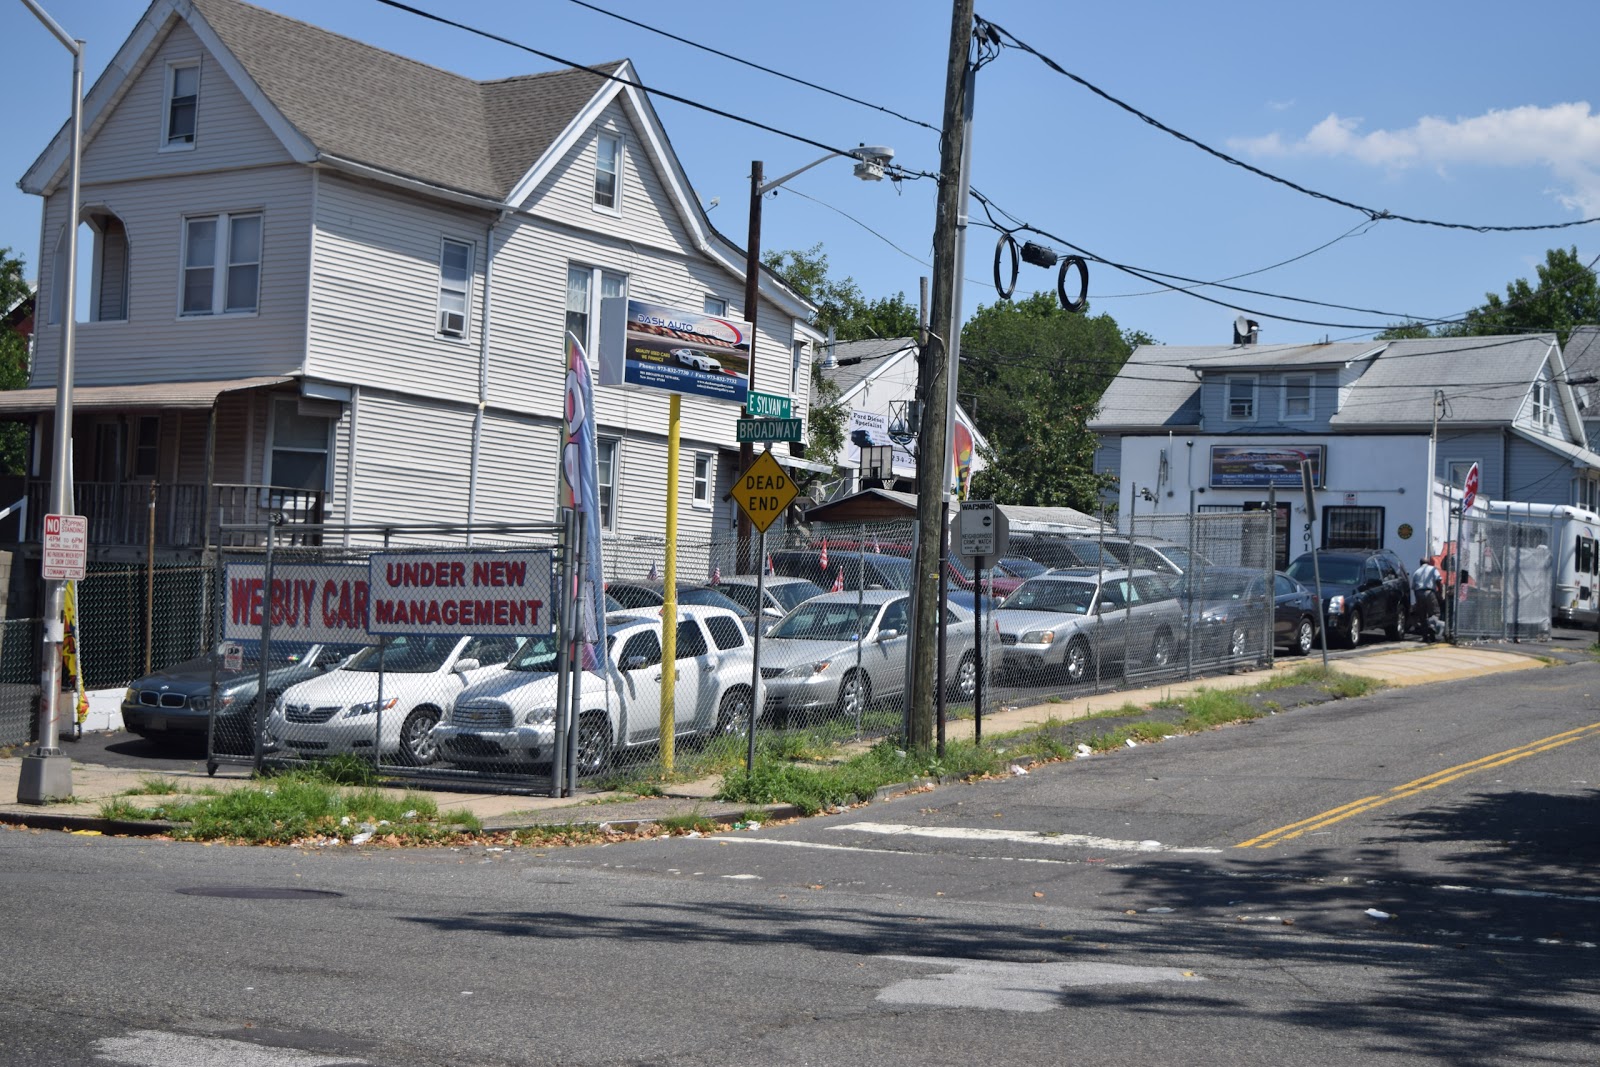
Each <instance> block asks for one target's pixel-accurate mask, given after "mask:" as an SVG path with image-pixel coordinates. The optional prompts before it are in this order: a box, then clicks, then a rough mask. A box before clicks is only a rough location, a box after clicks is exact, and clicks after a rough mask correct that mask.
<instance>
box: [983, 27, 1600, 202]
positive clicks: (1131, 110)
mask: <svg viewBox="0 0 1600 1067" xmlns="http://www.w3.org/2000/svg"><path fill="white" fill-rule="evenodd" d="M983 21H984V22H987V23H988V25H989V26H991V27H993V28H994V29H995V30H997V31H999V33H1000V34H1001V35H1002V36H1003V37H1005V38H1006V39H1007V42H1008V43H1009V46H1010V47H1014V48H1018V49H1021V50H1022V51H1024V52H1027V53H1028V54H1029V55H1031V56H1033V57H1034V58H1036V59H1038V60H1039V61H1040V62H1041V63H1043V64H1044V65H1045V66H1047V67H1049V68H1050V69H1051V70H1053V71H1055V72H1056V73H1057V74H1060V75H1061V76H1062V77H1065V78H1068V79H1070V80H1071V81H1074V82H1076V83H1077V84H1079V85H1081V86H1083V87H1084V88H1085V89H1087V90H1089V91H1090V92H1091V93H1094V94H1095V95H1096V96H1098V97H1100V98H1101V99H1102V100H1105V101H1106V102H1107V103H1110V104H1113V105H1115V106H1116V107H1119V108H1121V109H1122V110H1123V111H1126V112H1127V113H1128V114H1130V115H1133V116H1134V117H1135V118H1138V119H1140V120H1141V121H1143V122H1145V123H1147V124H1148V125H1150V126H1154V127H1155V128H1156V129H1158V130H1160V131H1161V132H1162V133H1165V134H1168V135H1169V136H1172V137H1176V138H1177V139H1178V140H1180V141H1182V142H1184V143H1185V144H1188V145H1190V146H1192V147H1194V148H1198V149H1200V151H1202V152H1205V153H1206V154H1207V155H1210V156H1214V157H1216V158H1217V159H1220V160H1222V161H1223V162H1224V163H1228V164H1231V165H1232V166H1235V167H1239V168H1240V169H1242V170H1246V171H1249V172H1250V173H1251V174H1254V175H1256V176H1257V177H1261V178H1265V179H1267V180H1268V181H1271V182H1276V183H1278V184H1279V185H1282V186H1285V187H1287V188H1289V189H1293V190H1294V191H1295V192H1297V193H1302V194H1304V195H1306V196H1309V197H1312V198H1314V199H1317V200H1325V201H1327V202H1328V203H1330V204H1337V205H1339V206H1340V207H1346V208H1350V209H1351V210H1352V211H1359V212H1361V213H1362V214H1363V215H1366V216H1367V218H1369V219H1371V220H1372V221H1374V222H1377V221H1381V220H1385V219H1392V220H1394V221H1395V222H1409V223H1411V224H1413V225H1416V226H1436V227H1439V228H1440V229H1446V230H1470V231H1472V232H1474V233H1523V232H1527V231H1532V230H1565V229H1570V228H1571V227H1574V226H1587V225H1589V224H1590V223H1593V222H1600V216H1597V217H1593V218H1586V219H1573V220H1571V221H1569V222H1546V223H1538V224H1533V225H1523V226H1497V225H1489V224H1486V223H1468V222H1441V221H1439V220H1437V219H1424V218H1417V217H1415V216H1411V215H1398V214H1395V213H1394V212H1392V211H1382V210H1379V209H1377V208H1370V207H1366V206H1364V205H1361V204H1357V203H1355V202H1353V201H1350V200H1344V199H1341V198H1340V197H1337V196H1333V195H1332V194H1330V193H1324V192H1319V191H1317V190H1315V189H1310V188H1307V187H1306V186H1304V185H1300V184H1299V183H1297V182H1293V181H1290V180H1289V179H1288V178H1284V177H1281V176H1279V175H1277V174H1273V173H1272V172H1271V171H1267V170H1262V169H1261V168H1260V167H1257V166H1253V165H1252V164H1249V163H1246V162H1245V161H1244V160H1242V159H1239V158H1237V157H1235V156H1230V155H1229V154H1228V153H1226V152H1223V151H1222V150H1220V149H1217V148H1213V147H1211V146H1210V145H1208V144H1206V143H1205V142H1204V141H1201V140H1199V139H1198V138H1195V137H1191V136H1189V135H1188V134H1186V133H1183V132H1181V131H1179V130H1175V129H1173V128H1172V127H1171V126H1168V125H1167V124H1166V123H1164V122H1162V121H1161V120H1160V119H1157V118H1155V117H1154V116H1151V115H1148V114H1146V113H1145V112H1143V111H1140V110H1139V109H1138V108H1136V107H1134V106H1133V105H1132V104H1130V103H1128V102H1126V101H1124V100H1119V99H1118V98H1117V97H1115V96H1112V95H1111V94H1110V93H1108V92H1106V91H1105V90H1104V89H1102V88H1100V87H1099V86H1098V85H1095V84H1094V83H1093V82H1091V81H1089V80H1088V79H1086V78H1083V77H1081V76H1079V75H1077V74H1074V73H1072V72H1071V71H1070V70H1067V69H1066V68H1065V67H1063V66H1062V65H1061V64H1059V63H1057V62H1056V61H1055V60H1053V59H1051V58H1050V57H1049V56H1047V55H1045V54H1044V53H1043V52H1041V51H1039V50H1038V49H1037V48H1034V47H1033V46H1032V45H1030V44H1028V43H1027V42H1026V41H1024V40H1022V39H1021V38H1019V37H1018V36H1017V35H1016V34H1014V33H1012V32H1011V31H1009V30H1007V29H1006V28H1005V27H1004V26H1001V25H999V24H998V23H995V22H993V21H991V20H988V19H984V20H983Z"/></svg>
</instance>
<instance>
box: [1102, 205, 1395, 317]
mask: <svg viewBox="0 0 1600 1067" xmlns="http://www.w3.org/2000/svg"><path fill="white" fill-rule="evenodd" d="M1376 225H1377V222H1376V221H1375V220H1373V219H1368V220H1367V221H1365V222H1358V223H1356V224H1355V225H1354V226H1352V227H1350V228H1349V229H1348V230H1346V231H1344V232H1343V233H1341V234H1340V235H1339V236H1337V237H1335V238H1334V239H1333V240H1331V241H1324V242H1323V243H1322V244H1320V245H1318V246H1317V247H1315V248H1313V249H1310V250H1308V251H1305V252H1301V253H1300V254H1299V255H1298V256H1290V257H1289V258H1288V259H1280V260H1279V261H1278V262H1276V263H1269V264H1268V265H1267V266H1265V267H1257V268H1256V269H1255V270H1247V271H1245V272H1243V273H1242V274H1230V275H1228V276H1227V277H1226V278H1218V279H1217V280H1216V281H1214V282H1196V283H1195V284H1196V285H1201V286H1204V285H1221V284H1222V283H1223V282H1236V281H1238V280H1239V279H1240V278H1249V277H1251V276H1252V275H1256V274H1265V273H1266V272H1267V271H1269V270H1277V269H1278V268H1279V267H1287V266H1288V265H1289V264H1291V263H1298V262H1300V261H1301V260H1302V259H1306V258H1308V257H1310V256H1314V255H1316V254H1317V253H1318V252H1321V251H1322V250H1324V249H1327V248H1332V247H1333V246H1334V245H1336V244H1338V243H1339V242H1340V241H1343V240H1344V239H1345V238H1346V237H1361V236H1365V235H1366V233H1367V231H1369V230H1371V229H1372V227H1374V226H1376ZM1150 273H1152V274H1161V275H1162V277H1167V278H1176V277H1177V275H1176V274H1162V272H1161V271H1151V272H1150ZM1175 288H1176V289H1182V288H1187V287H1186V286H1177V287H1174V286H1167V287H1165V288H1162V289H1147V290H1145V291H1144V292H1142V293H1101V294H1099V296H1097V297H1096V299H1098V300H1122V299H1125V298H1128V297H1135V296H1162V295H1165V294H1166V293H1170V292H1173V291H1174V290H1175Z"/></svg>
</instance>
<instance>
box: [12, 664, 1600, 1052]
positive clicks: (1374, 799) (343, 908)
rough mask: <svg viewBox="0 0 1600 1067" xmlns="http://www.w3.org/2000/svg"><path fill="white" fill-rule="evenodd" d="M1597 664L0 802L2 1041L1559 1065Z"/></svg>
mask: <svg viewBox="0 0 1600 1067" xmlns="http://www.w3.org/2000/svg"><path fill="white" fill-rule="evenodd" d="M1596 696H1600V665H1584V666H1573V667H1565V668H1560V669H1555V670H1549V671H1541V672H1532V673H1528V672H1524V673H1518V674H1511V675H1497V676H1493V677H1490V678H1486V679H1478V680H1473V681H1470V682H1463V683H1457V684H1453V685H1443V686H1433V687H1424V688H1420V689H1412V690H1404V691H1395V692H1388V693H1383V694H1379V695H1376V696H1373V697H1369V698H1364V699H1361V700H1356V701H1348V702H1342V703H1336V704H1332V705H1324V706H1321V707H1317V708H1309V709H1303V710H1300V711H1295V712H1290V713H1286V714H1283V715H1279V716H1274V717H1271V718H1268V719H1265V720H1260V721H1257V722H1256V723H1254V724H1251V725H1248V726H1238V727H1230V728H1225V729H1222V730H1217V731H1214V732H1212V733H1208V734H1205V735H1200V736H1196V737H1189V738H1181V739H1174V740H1172V741H1167V742H1163V743H1161V744H1155V745H1146V746H1140V747H1138V748H1136V749H1129V750H1122V751H1118V752H1116V753H1113V754H1110V755H1107V756H1103V757H1096V758H1093V759H1085V760H1078V761H1074V762H1072V763H1067V764H1058V765H1052V766H1048V767H1040V768H1038V769H1036V770H1035V771H1034V772H1033V773H1030V774H1027V775H1024V776H1016V777H1011V778H1007V779H1005V780H999V781H990V782H980V783H973V784H969V785H961V786H950V787H944V788H941V789H937V790H934V791H931V792H927V793H921V794H914V795H910V796H906V797H902V798H899V799H896V800H891V801H887V802H880V803H876V804H872V805H869V806H865V807H862V808H858V809H854V810H851V811H848V812H844V813H841V814H838V815H835V816H830V817H825V818H819V819H811V820H805V821H801V822H796V823H793V824H789V825H785V826H778V827H764V828H762V829H760V830H758V831H754V832H739V833H733V834H726V835H717V836H715V837H710V838H674V839H669V840H660V841H644V842H636V843H626V844H615V845H610V846H606V847H597V848H584V849H561V850H551V851H548V852H534V851H531V850H517V849H513V850H508V851H499V852H491V851H487V850H485V849H481V848H478V849H469V850H462V851H451V850H429V851H407V852H383V851H365V852H363V851H357V850H351V849H341V850H336V851H328V850H325V851H309V850H303V849H249V848H226V847H203V846H196V845H178V844H172V843H164V842H157V841H147V840H132V839H109V838H94V837H77V836H71V835H67V834H62V833H52V832H31V831H0V895H3V899H4V900H5V902H6V906H5V910H4V914H3V917H0V937H3V938H4V941H5V943H6V944H8V945H10V946H12V951H11V954H10V963H9V964H8V965H7V966H6V967H5V968H4V969H3V970H0V1033H4V1034H5V1035H6V1037H5V1039H4V1040H3V1041H0V1063H3V1064H6V1065H11V1064H18V1065H20V1064H28V1065H30V1067H32V1065H40V1067H57V1065H59V1067H69V1065H70V1067H78V1065H88V1064H96V1065H101V1064H113V1065H116V1064H123V1065H161V1067H189V1065H194V1067H202V1065H204V1067H210V1065H213V1064H215V1065H226V1067H257V1065H259V1067H280V1065H292V1067H335V1065H341V1067H342V1065H356V1064H364V1065H380V1064H382V1065H394V1067H412V1065H422V1064H463V1065H485V1067H493V1065H498V1064H513V1063H515V1064H526V1063H560V1064H572V1065H590V1064H595V1065H599V1064H634V1065H645V1064H651V1065H668V1064H670V1065H674V1067H678V1065H701V1064H706V1065H710V1064H777V1065H789V1064H795V1065H798V1064H837V1063H850V1064H852V1065H854V1067H875V1065H879V1064H884V1065H887V1064H917V1065H919V1067H920V1065H930V1067H937V1065H944V1064H951V1065H955V1064H961V1065H967V1064H971V1063H973V1062H980V1061H981V1062H998V1063H1047V1064H1048V1063H1064V1062H1073V1063H1094V1064H1130V1065H1131V1064H1170V1063H1212V1062H1229V1063H1232V1064H1239V1065H1254V1064H1261V1065H1274V1067H1276V1065H1281V1064H1284V1063H1290V1062H1292V1063H1296V1064H1305V1065H1320V1064H1330V1065H1331V1064H1335V1063H1337V1064H1351V1063H1360V1064H1364V1065H1365V1064H1374V1065H1389V1064H1419V1063H1429V1064H1433V1063H1452V1064H1484V1065H1499V1064H1526V1063H1530V1062H1539V1063H1548V1064H1592V1063H1594V1062H1595V1053H1594V1049H1595V1048H1596V1047H1597V1042H1596V1037H1597V1036H1600V1035H1597V1034H1596V1029H1597V1025H1600V948H1597V947H1596V945H1597V943H1600V929H1597V927H1600V922H1597V919H1596V915H1597V907H1596V905H1597V904H1600V885H1597V883H1596V879H1595V876H1594V874H1593V872H1594V868H1595V861H1596V859H1597V858H1600V838H1597V834H1596V830H1595V827H1596V826H1597V825H1600V820H1597V819H1596V817H1595V816H1596V814H1597V813H1596V806H1597V803H1600V794H1597V792H1596V788H1595V783H1596V779H1597V774H1596V771H1595V763H1596V758H1597V756H1600V712H1597V710H1596V700H1595V697H1596ZM1247 843H1249V847H1240V846H1241V845H1246V844H1247ZM264 895H265V896H266V897H267V898H266V899H263V896H264ZM1369 909H1370V910H1369ZM1374 913H1376V914H1374Z"/></svg>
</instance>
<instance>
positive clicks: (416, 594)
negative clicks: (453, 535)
mask: <svg viewBox="0 0 1600 1067" xmlns="http://www.w3.org/2000/svg"><path fill="white" fill-rule="evenodd" d="M368 567H369V568H370V575H369V579H368V581H369V585H370V588H371V594H370V600H371V607H370V612H371V619H372V621H371V623H370V629H371V631H372V632H373V633H375V634H381V635H385V636H387V635H391V634H511V635H513V636H523V635H526V634H535V633H550V632H552V631H554V630H555V612H554V611H553V610H552V609H551V592H552V590H553V589H554V586H555V581H554V576H553V571H552V565H551V555H550V553H549V552H547V551H531V552H424V553H418V552H404V553H401V552H380V553H375V554H374V555H372V556H371V557H369V559H368Z"/></svg>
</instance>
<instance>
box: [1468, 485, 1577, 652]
mask: <svg viewBox="0 0 1600 1067" xmlns="http://www.w3.org/2000/svg"><path fill="white" fill-rule="evenodd" d="M1458 521H1459V522H1460V528H1459V530H1458V531H1457V534H1456V537H1455V539H1454V541H1453V543H1452V545H1451V552H1450V553H1449V554H1448V555H1447V557H1446V559H1445V560H1444V562H1443V566H1441V568H1440V569H1441V570H1442V571H1443V572H1444V578H1445V590H1444V595H1445V600H1446V607H1445V610H1446V614H1447V616H1448V617H1449V620H1450V627H1451V632H1452V633H1454V634H1455V636H1456V637H1457V638H1459V639H1467V640H1490V641H1516V640H1533V639H1538V638H1543V637H1547V636H1549V633H1550V625H1551V614H1552V612H1551V608H1552V594H1553V591H1554V590H1555V587H1556V581H1555V564H1556V559H1555V553H1556V552H1557V551H1558V546H1557V545H1555V544H1553V543H1552V541H1551V531H1550V529H1549V527H1547V526H1545V525H1542V524H1539V523H1524V522H1517V521H1515V520H1511V519H1504V518H1481V517H1478V516H1474V515H1471V514H1469V515H1467V517H1466V518H1465V519H1461V520H1458ZM1455 545H1460V546H1461V551H1460V557H1459V559H1457V558H1456V554H1455V553H1454V551H1453V550H1454V546H1455ZM1458 568H1459V569H1458Z"/></svg>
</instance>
